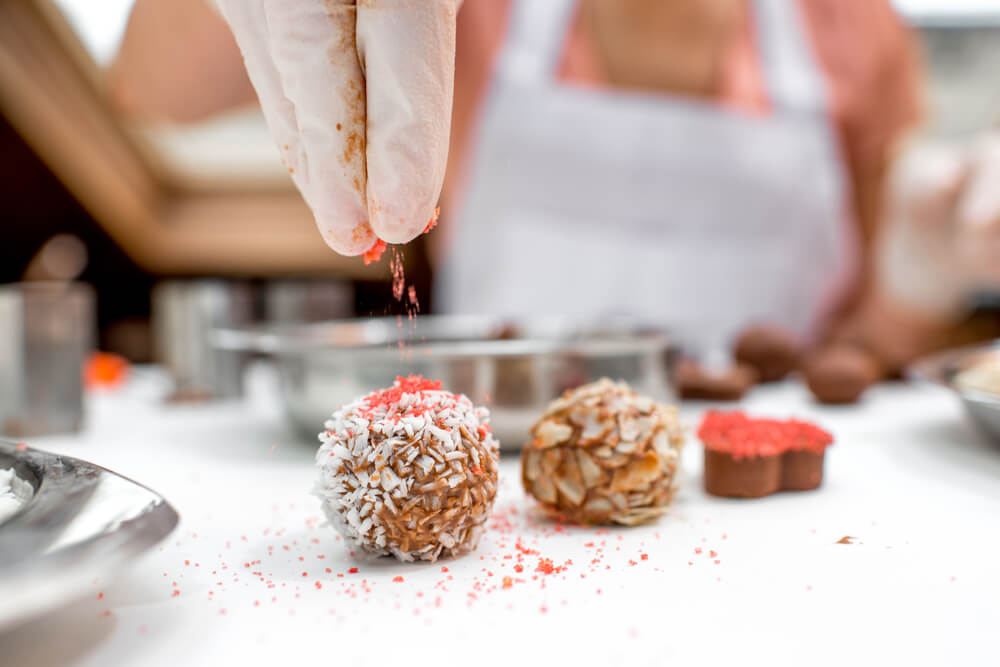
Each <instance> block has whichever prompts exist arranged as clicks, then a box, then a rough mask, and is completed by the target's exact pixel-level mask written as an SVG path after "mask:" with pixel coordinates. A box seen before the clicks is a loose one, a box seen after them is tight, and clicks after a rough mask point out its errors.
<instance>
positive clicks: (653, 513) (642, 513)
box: [611, 507, 667, 526]
mask: <svg viewBox="0 0 1000 667" xmlns="http://www.w3.org/2000/svg"><path fill="white" fill-rule="evenodd" d="M666 511H667V508H666V507H643V508H639V509H633V510H630V511H628V512H626V513H625V514H619V515H616V516H613V517H611V519H612V521H614V522H615V523H620V524H622V525H624V526H638V525H640V524H643V523H646V522H647V521H651V520H653V519H656V518H657V517H659V516H661V515H662V514H663V513H664V512H666Z"/></svg>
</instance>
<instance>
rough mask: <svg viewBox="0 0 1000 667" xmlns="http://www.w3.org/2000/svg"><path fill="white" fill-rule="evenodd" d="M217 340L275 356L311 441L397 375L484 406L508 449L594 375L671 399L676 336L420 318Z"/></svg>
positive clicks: (288, 403) (294, 414)
mask: <svg viewBox="0 0 1000 667" xmlns="http://www.w3.org/2000/svg"><path fill="white" fill-rule="evenodd" d="M213 338H214V342H215V344H216V345H218V346H220V347H222V348H225V349H231V350H234V349H235V350H249V351H254V352H258V353H266V354H270V355H273V356H274V358H275V360H276V361H277V365H278V369H279V373H280V376H281V385H282V393H283V401H284V405H285V409H286V411H287V413H288V415H289V417H290V419H291V421H292V423H293V424H294V425H295V426H296V427H297V429H298V430H299V431H300V432H301V433H302V434H303V435H305V436H307V437H309V438H310V439H315V437H316V433H318V432H319V431H320V430H321V428H322V425H323V422H324V421H325V420H326V419H328V418H329V416H330V414H331V413H333V411H334V410H336V409H337V408H338V407H339V406H341V405H343V404H344V403H347V402H349V401H351V400H353V399H354V398H356V397H357V396H360V395H362V394H365V393H367V392H369V391H372V390H373V389H377V388H380V387H386V386H389V385H390V384H391V383H392V382H393V380H394V379H395V378H396V376H398V375H409V374H420V375H423V376H424V377H427V378H431V379H435V380H441V381H442V382H443V383H444V386H445V387H446V388H447V389H449V390H450V391H454V392H460V393H463V394H466V395H467V396H469V398H471V399H472V400H473V401H474V402H475V403H477V404H484V405H487V406H488V407H489V408H490V411H491V416H492V419H491V422H492V425H493V430H494V433H496V435H497V437H498V438H499V439H500V442H501V446H502V447H503V448H504V449H516V448H518V447H520V446H521V445H522V444H523V443H524V441H525V439H526V437H527V434H528V429H529V427H530V426H531V424H532V423H533V422H534V421H535V420H536V419H537V418H538V416H539V415H540V414H541V413H542V411H543V410H544V408H545V406H546V404H547V403H548V402H549V401H550V400H552V399H553V398H556V397H557V396H559V395H560V394H561V393H562V392H563V391H565V390H566V389H569V388H571V387H575V386H578V385H580V384H583V383H586V382H589V381H591V380H595V379H598V378H601V377H610V378H613V379H620V380H625V381H626V382H628V383H629V384H630V385H632V386H633V387H634V388H635V389H636V390H638V391H640V392H642V393H645V394H647V395H649V396H651V397H653V398H656V399H659V400H670V399H672V398H673V397H674V391H673V387H672V384H671V382H670V377H671V372H670V371H671V368H672V365H673V360H674V356H675V348H674V347H673V345H672V343H671V341H670V340H669V339H668V338H667V337H666V336H665V335H663V334H662V333H659V332H655V331H642V330H639V329H636V328H635V327H632V326H626V325H620V324H616V323H605V324H602V325H600V326H596V327H595V326H589V325H587V326H581V325H574V324H571V323H568V322H566V321H564V320H532V321H523V322H516V323H510V322H507V321H500V320H497V319H492V318H487V317H461V316H459V317H456V316H424V315H421V316H420V317H419V318H414V319H413V320H409V319H407V318H405V317H404V318H401V319H400V318H377V319H360V320H343V321H335V322H325V323H319V324H308V325H299V326H280V327H274V326H272V327H255V328H244V329H219V330H216V331H215V334H214V337H213Z"/></svg>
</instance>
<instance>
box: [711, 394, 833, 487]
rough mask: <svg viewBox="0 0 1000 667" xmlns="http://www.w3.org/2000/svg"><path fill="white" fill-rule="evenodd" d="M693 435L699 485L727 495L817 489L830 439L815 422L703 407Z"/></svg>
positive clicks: (820, 481) (830, 436)
mask: <svg viewBox="0 0 1000 667" xmlns="http://www.w3.org/2000/svg"><path fill="white" fill-rule="evenodd" d="M698 437H699V438H700V439H701V441H702V442H703V443H704V445H705V475H704V477H705V490H706V491H707V492H708V493H710V494H712V495H714V496H723V497H730V498H760V497H762V496H767V495H770V494H772V493H776V492H778V491H806V490H810V489H815V488H817V487H818V486H819V485H820V484H821V483H822V481H823V459H824V454H825V452H826V448H827V447H829V446H830V445H831V444H832V443H833V436H832V435H830V434H829V433H827V432H826V431H824V430H823V429H821V428H820V427H818V426H816V425H815V424H810V423H808V422H804V421H800V420H797V419H788V420H784V421H782V420H777V419H761V418H752V417H748V416H746V415H745V414H743V413H742V412H716V411H709V412H708V413H707V414H706V415H705V418H704V419H703V420H702V423H701V426H700V427H699V428H698Z"/></svg>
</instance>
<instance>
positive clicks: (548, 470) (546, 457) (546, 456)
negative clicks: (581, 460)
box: [542, 449, 563, 477]
mask: <svg viewBox="0 0 1000 667" xmlns="http://www.w3.org/2000/svg"><path fill="white" fill-rule="evenodd" d="M562 459H563V457H562V452H561V451H560V450H558V449H547V450H545V452H544V453H543V454H542V476H544V477H552V476H553V475H555V473H556V469H557V468H558V467H559V464H560V463H562Z"/></svg>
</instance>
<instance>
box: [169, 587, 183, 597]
mask: <svg viewBox="0 0 1000 667" xmlns="http://www.w3.org/2000/svg"><path fill="white" fill-rule="evenodd" d="M180 594H181V592H180V591H179V590H177V589H176V588H175V589H174V592H173V593H171V594H170V597H172V598H175V597H177V596H178V595H180Z"/></svg>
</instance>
